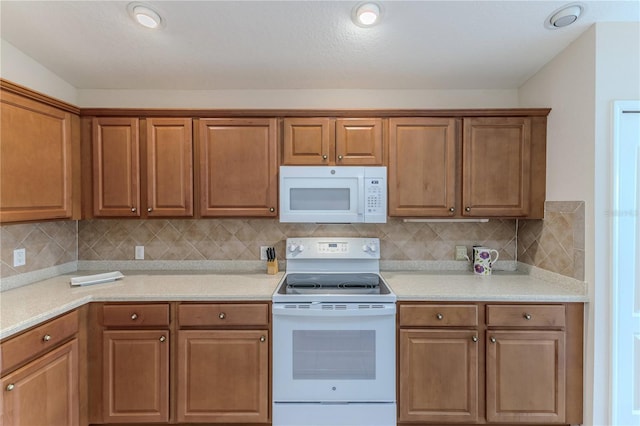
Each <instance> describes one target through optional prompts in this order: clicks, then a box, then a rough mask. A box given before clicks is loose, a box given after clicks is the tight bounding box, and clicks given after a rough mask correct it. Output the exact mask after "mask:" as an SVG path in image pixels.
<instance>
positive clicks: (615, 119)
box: [609, 100, 640, 425]
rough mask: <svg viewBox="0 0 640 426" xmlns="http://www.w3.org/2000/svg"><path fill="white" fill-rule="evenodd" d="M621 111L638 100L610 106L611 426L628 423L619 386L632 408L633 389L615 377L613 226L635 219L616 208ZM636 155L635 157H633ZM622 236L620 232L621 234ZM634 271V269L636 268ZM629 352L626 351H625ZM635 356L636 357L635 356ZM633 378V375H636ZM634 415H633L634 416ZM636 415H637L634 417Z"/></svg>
mask: <svg viewBox="0 0 640 426" xmlns="http://www.w3.org/2000/svg"><path fill="white" fill-rule="evenodd" d="M625 111H640V100H638V101H615V102H614V103H613V109H612V113H613V114H612V115H613V116H612V139H611V198H610V200H611V201H610V203H611V208H610V218H611V220H610V232H611V248H612V250H611V251H610V253H611V254H610V259H609V262H610V263H609V264H610V266H611V268H610V277H611V295H610V296H611V323H610V324H611V354H612V357H611V365H610V366H609V367H610V370H609V371H610V378H611V382H610V386H611V393H610V395H611V401H610V407H611V411H610V413H611V423H612V425H623V424H624V425H626V424H627V423H628V422H627V421H626V420H625V421H624V422H625V423H622V421H623V420H621V419H620V418H619V406H618V401H620V396H621V395H620V387H621V386H623V387H624V388H625V390H626V391H627V392H626V394H625V395H624V396H623V398H624V397H626V398H630V400H629V401H627V403H628V402H630V403H631V404H633V401H632V398H633V397H632V396H630V395H632V389H627V387H629V388H631V387H632V386H633V383H632V378H631V377H630V376H625V377H624V380H623V381H622V383H621V380H620V379H621V378H622V377H621V376H622V375H620V377H619V376H618V373H619V372H618V368H619V361H620V359H621V357H622V355H621V354H620V353H619V348H620V343H621V342H620V339H621V338H628V337H627V336H622V335H621V334H622V332H621V331H620V329H619V324H620V319H621V318H622V315H623V313H621V312H619V309H620V307H619V303H618V300H619V299H618V295H619V292H620V290H619V288H618V285H619V280H618V268H617V267H616V265H617V263H618V262H617V260H618V259H619V258H620V256H621V254H620V253H619V252H618V249H619V246H618V241H619V240H618V228H617V226H618V225H619V222H620V219H621V218H623V217H625V216H628V215H638V212H637V210H636V211H635V212H633V211H625V210H624V209H621V207H620V204H619V199H618V190H619V184H620V179H619V173H618V170H619V167H618V166H619V164H618V163H619V153H618V147H619V143H620V141H619V138H620V136H621V119H622V117H623V114H625ZM636 155H637V154H636ZM623 232H624V231H623ZM636 250H638V248H636ZM636 268H637V267H636ZM628 349H630V348H628ZM636 356H638V355H637V354H636ZM637 366H638V367H640V363H638V365H637ZM630 370H631V371H629V373H631V372H632V369H630ZM636 374H637V373H636ZM636 414H637V413H635V412H634V414H633V415H634V416H635V415H636ZM638 414H640V413H638Z"/></svg>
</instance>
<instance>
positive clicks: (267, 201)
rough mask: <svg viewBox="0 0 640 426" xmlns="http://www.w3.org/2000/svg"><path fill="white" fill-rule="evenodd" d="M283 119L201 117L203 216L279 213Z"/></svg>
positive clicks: (199, 136) (271, 214)
mask: <svg viewBox="0 0 640 426" xmlns="http://www.w3.org/2000/svg"><path fill="white" fill-rule="evenodd" d="M277 134H278V132H277V120H276V119H274V118H228V119H224V118H220V119H218V118H208V119H201V120H199V124H198V155H199V172H198V174H199V178H200V179H199V182H200V190H199V191H200V214H201V215H202V216H266V217H275V216H276V215H277V214H278V213H277V205H278V191H277V185H278V145H277V140H278V139H277Z"/></svg>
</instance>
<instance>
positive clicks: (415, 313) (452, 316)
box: [400, 305, 478, 327]
mask: <svg viewBox="0 0 640 426" xmlns="http://www.w3.org/2000/svg"><path fill="white" fill-rule="evenodd" d="M476 325H478V307H477V306H476V305H401V306H400V326H423V327H462V326H476Z"/></svg>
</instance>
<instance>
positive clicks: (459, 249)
mask: <svg viewBox="0 0 640 426" xmlns="http://www.w3.org/2000/svg"><path fill="white" fill-rule="evenodd" d="M456 260H467V247H465V246H456Z"/></svg>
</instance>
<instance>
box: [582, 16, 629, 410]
mask: <svg viewBox="0 0 640 426" xmlns="http://www.w3.org/2000/svg"><path fill="white" fill-rule="evenodd" d="M628 99H640V23H637V22H636V23H602V24H598V25H597V26H596V102H595V120H594V122H595V125H596V127H595V159H596V161H595V181H594V209H595V210H594V221H595V224H594V229H595V236H594V238H595V246H594V247H595V250H594V251H595V259H598V262H596V263H595V281H594V282H595V283H596V285H595V286H594V290H593V297H594V311H595V312H594V316H593V319H594V348H595V353H594V365H597V366H608V368H602V367H601V368H598V369H597V370H596V371H595V374H594V388H595V391H594V400H595V401H597V400H599V398H600V399H602V400H607V401H608V400H609V399H610V397H611V392H610V386H611V372H612V369H611V364H612V362H613V360H612V359H611V353H612V340H611V338H610V336H611V330H612V328H613V321H614V319H613V311H612V310H611V306H612V300H613V299H612V297H611V296H612V295H611V288H612V285H611V264H610V262H609V255H610V249H611V246H612V242H611V233H610V226H611V216H610V215H609V214H608V212H609V211H610V210H611V195H612V194H611V187H612V184H611V168H610V165H611V157H610V152H611V146H612V145H611V144H612V138H611V137H612V103H613V101H615V100H628ZM600 260H602V261H600ZM599 383H601V384H602V386H598V384H599ZM605 384H606V387H605ZM612 408H613V407H612V404H611V403H609V404H608V406H607V407H606V410H605V407H603V409H602V411H601V412H598V411H595V412H594V418H595V419H605V417H604V416H605V414H606V415H607V417H606V420H609V419H610V418H611V417H610V416H611V410H612Z"/></svg>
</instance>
